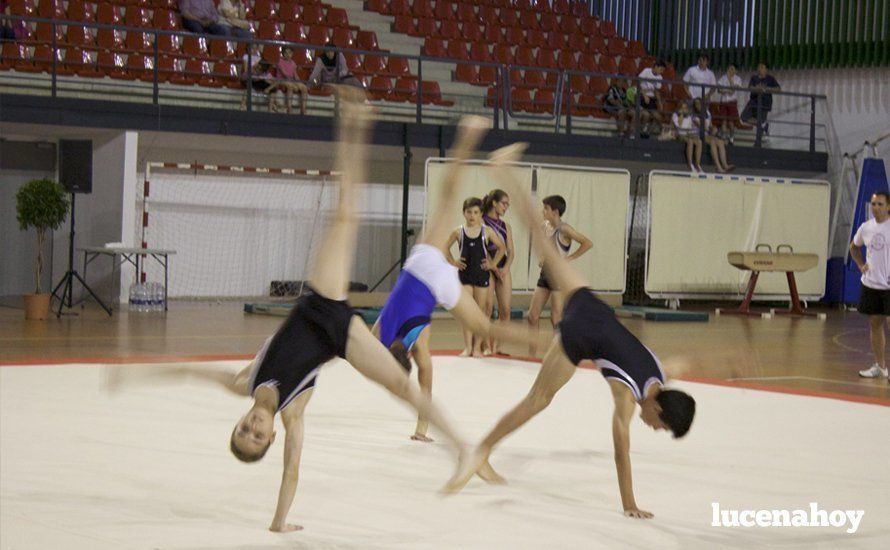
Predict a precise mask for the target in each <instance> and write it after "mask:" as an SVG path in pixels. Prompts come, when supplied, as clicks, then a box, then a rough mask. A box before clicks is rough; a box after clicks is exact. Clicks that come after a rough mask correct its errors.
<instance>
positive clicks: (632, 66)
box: [618, 57, 640, 76]
mask: <svg viewBox="0 0 890 550" xmlns="http://www.w3.org/2000/svg"><path fill="white" fill-rule="evenodd" d="M618 72H619V73H621V74H626V75H628V76H637V74H638V73H639V72H640V71H639V70H638V69H637V60H636V59H635V58H633V57H622V58H621V63H619V64H618Z"/></svg>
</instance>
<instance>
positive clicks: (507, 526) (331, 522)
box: [0, 304, 890, 549]
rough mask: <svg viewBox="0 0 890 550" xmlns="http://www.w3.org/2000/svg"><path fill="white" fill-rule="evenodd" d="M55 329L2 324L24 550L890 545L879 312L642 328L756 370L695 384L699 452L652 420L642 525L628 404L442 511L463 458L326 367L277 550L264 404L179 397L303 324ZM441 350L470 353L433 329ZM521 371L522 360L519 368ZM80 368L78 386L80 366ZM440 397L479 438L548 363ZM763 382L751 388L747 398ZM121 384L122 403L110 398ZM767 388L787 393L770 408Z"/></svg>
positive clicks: (225, 307)
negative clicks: (444, 490)
mask: <svg viewBox="0 0 890 550" xmlns="http://www.w3.org/2000/svg"><path fill="white" fill-rule="evenodd" d="M78 313H81V314H80V315H78V316H76V317H63V318H62V320H60V321H59V320H56V319H54V318H53V319H51V320H50V321H47V322H43V323H25V322H24V321H21V317H20V316H21V312H20V311H17V310H12V309H0V365H3V366H2V368H0V547H2V548H4V549H5V548H91V549H92V548H96V549H102V548H245V549H246V548H251V549H256V548H278V547H282V548H313V549H314V548H412V549H413V548H544V547H546V548H591V547H609V548H617V547H622V548H624V547H639V548H644V547H645V548H651V547H658V548H680V547H683V548H688V547H695V548H705V547H707V548H713V547H760V546H767V545H777V546H790V547H807V548H809V547H824V548H828V547H831V548H835V547H844V548H847V547H857V548H886V547H888V545H890V523H888V522H887V519H886V518H887V517H890V499H888V498H887V495H888V494H890V468H888V467H887V456H888V452H890V441H888V438H887V434H888V433H890V432H888V428H890V408H888V407H890V384H888V383H887V382H886V381H863V380H859V379H858V378H857V377H856V370H858V369H859V368H863V367H864V366H867V365H868V363H869V354H868V351H867V350H868V333H867V329H866V325H865V323H864V320H863V319H861V318H860V317H859V316H858V315H856V314H843V313H834V314H832V315H830V316H829V319H828V320H827V321H825V322H820V321H815V320H809V319H803V320H789V319H774V320H769V321H762V320H747V319H737V318H725V317H722V318H719V319H713V318H712V320H711V321H710V322H709V323H707V324H705V323H691V324H672V323H664V324H662V323H652V322H648V323H647V322H643V321H633V320H632V321H625V322H626V323H627V325H628V326H629V327H630V328H631V330H632V331H634V332H635V333H636V334H637V335H638V336H640V337H641V339H642V340H643V341H644V342H645V343H646V344H647V345H649V346H650V347H652V348H653V349H654V350H655V351H656V352H657V353H659V354H661V355H664V356H668V355H672V354H675V353H681V352H682V353H695V352H712V351H715V350H718V351H721V352H730V353H732V354H736V353H739V352H741V353H747V355H748V356H749V357H751V358H753V359H752V360H751V361H749V362H747V363H746V365H745V366H744V368H739V367H738V365H735V366H734V365H726V364H715V365H713V367H710V368H708V369H707V370H706V371H702V372H694V373H690V375H689V376H688V377H687V379H685V380H682V381H679V382H677V385H678V386H679V387H681V388H683V389H685V390H687V391H689V392H690V393H692V394H693V395H694V396H695V397H696V399H697V401H698V404H699V414H698V416H697V419H696V423H695V424H694V426H693V430H692V431H691V432H690V435H689V436H687V438H685V439H683V440H681V441H674V440H671V439H670V437H669V436H667V435H665V434H664V433H654V432H651V431H650V430H648V429H647V428H645V427H644V426H643V425H642V423H639V422H636V423H635V425H634V428H633V431H632V433H633V436H632V437H633V443H632V459H633V462H634V474H635V478H634V482H635V489H636V495H637V501H638V503H639V504H640V506H641V507H643V508H644V509H647V510H650V511H652V512H653V513H655V519H654V520H652V521H648V522H641V521H633V520H629V519H626V518H624V517H623V516H622V515H621V513H620V504H619V503H620V500H619V497H618V491H617V484H616V482H615V472H614V463H613V461H612V445H611V434H610V414H611V405H610V398H609V395H608V388H607V386H606V384H605V383H604V382H603V380H602V377H601V376H600V375H599V374H598V373H596V372H595V371H592V370H587V369H579V370H578V373H577V374H576V375H575V378H574V379H573V380H572V381H571V382H570V383H569V384H568V385H567V386H566V388H565V389H564V390H563V391H562V392H561V393H560V394H559V395H558V396H557V398H556V399H555V400H554V403H553V405H552V406H551V408H550V409H548V410H546V411H545V412H544V413H542V414H541V415H540V416H539V417H538V418H536V419H535V420H533V421H532V422H531V423H529V424H528V425H527V426H526V427H525V428H524V429H523V430H521V431H519V432H517V433H516V434H515V435H514V436H512V437H510V438H508V439H507V440H506V441H505V442H504V444H503V445H502V446H501V447H500V448H499V449H498V451H497V452H496V454H495V455H494V457H493V463H494V465H495V467H496V468H498V469H499V471H500V472H501V473H502V474H503V475H505V476H506V477H507V478H508V480H509V481H510V483H509V485H507V486H506V487H490V486H486V485H484V484H483V483H481V482H480V481H478V480H473V481H472V482H471V483H470V485H469V486H468V487H467V489H466V490H465V491H464V493H462V494H461V495H458V496H456V497H451V498H447V499H443V498H441V497H439V496H437V495H436V490H437V489H438V488H439V487H440V486H441V484H442V483H443V481H444V480H445V479H446V478H447V477H448V476H449V475H450V473H451V470H452V467H453V465H452V462H451V457H450V455H449V453H448V451H447V448H446V447H445V446H444V445H443V444H442V443H441V442H440V441H437V442H436V443H433V444H429V445H426V444H420V443H415V442H411V441H409V440H408V438H407V436H408V435H409V433H410V431H411V430H412V429H413V418H412V415H411V414H410V412H409V411H407V410H406V409H405V408H404V407H403V406H402V405H400V404H398V403H397V402H395V401H394V400H393V399H392V398H390V397H389V396H388V395H387V394H386V393H385V392H384V391H383V390H381V389H379V388H376V387H373V386H371V385H369V384H368V383H367V382H366V381H364V380H363V379H362V378H361V377H360V376H359V375H358V374H357V373H355V372H354V371H353V370H352V369H350V368H349V367H348V366H346V365H345V363H342V362H339V361H338V362H332V363H331V364H330V365H328V366H327V367H325V369H324V370H323V371H322V374H321V376H320V379H319V383H318V387H317V391H316V392H315V395H314V397H313V399H312V402H311V403H310V405H309V408H308V411H307V422H306V426H307V436H306V444H305V448H304V458H303V465H302V470H301V482H300V488H299V490H298V494H297V498H296V500H295V502H294V506H293V508H292V510H291V514H290V520H291V521H293V522H295V523H299V524H301V525H303V526H304V527H305V530H304V531H302V532H299V533H291V534H286V535H279V534H273V533H269V532H268V531H266V530H265V528H266V526H267V525H268V522H269V520H270V518H271V514H272V511H273V508H274V502H275V497H276V492H277V487H278V481H279V478H280V465H281V450H280V449H281V447H280V445H275V446H273V449H272V450H271V451H270V453H269V456H268V457H267V458H266V459H265V460H264V461H263V462H261V463H259V464H255V465H243V464H240V463H238V462H237V461H236V460H234V459H233V458H232V457H231V456H230V454H229V453H228V450H227V442H228V436H229V433H230V432H231V427H232V426H233V424H234V422H235V420H236V419H237V418H238V417H239V416H240V414H241V413H242V411H243V410H244V409H245V408H246V407H247V403H248V401H247V400H244V399H242V398H238V397H235V396H230V395H228V394H227V393H225V392H224V391H223V390H221V389H218V388H216V387H213V386H211V385H208V384H207V383H204V382H201V381H199V380H195V379H188V380H181V379H169V378H165V377H164V376H163V373H164V372H165V370H164V369H165V368H166V367H167V366H169V365H166V366H165V365H164V364H163V363H168V362H173V363H183V362H189V361H200V362H202V365H204V366H207V367H210V368H219V369H226V370H231V371H235V370H237V369H238V368H240V367H241V366H243V365H244V361H245V359H244V358H246V357H247V356H249V355H250V354H252V353H253V352H254V351H255V350H256V349H257V348H258V346H259V345H260V344H261V343H262V341H263V340H264V339H265V337H266V336H268V334H270V333H271V332H272V331H274V329H275V327H276V326H277V324H278V323H279V322H280V318H273V317H259V316H246V315H243V314H241V313H240V305H237V304H222V305H217V304H213V305H210V304H173V306H172V309H171V311H170V312H169V313H168V315H167V317H166V318H164V317H161V316H157V317H150V316H137V315H133V316H128V315H127V314H126V312H116V313H115V316H114V317H113V318H110V319H109V318H108V317H105V316H104V314H102V315H100V314H99V312H97V311H93V310H92V309H87V310H84V311H82V312H81V311H79V310H78ZM434 334H435V337H434V340H433V344H434V348H437V349H440V350H453V349H455V348H459V347H460V336H459V333H458V331H457V326H456V325H455V323H453V322H451V321H437V322H436V323H435V324H434ZM508 351H511V352H513V353H514V354H516V355H518V354H520V352H521V351H522V350H516V349H509V350H508ZM72 363H74V364H72ZM434 363H435V365H436V371H435V382H434V394H435V396H436V398H437V399H438V400H439V402H440V403H441V404H442V405H443V406H444V407H445V408H446V409H447V410H448V411H449V413H450V416H451V417H452V418H453V420H454V422H455V424H456V425H457V426H458V428H459V430H460V431H461V432H462V433H464V434H465V435H466V436H467V437H468V439H470V440H477V439H478V438H479V437H481V436H482V435H483V434H484V432H485V431H487V430H488V429H489V428H490V427H491V426H492V424H493V423H494V422H495V421H496V419H497V418H498V417H499V416H500V415H501V414H503V412H504V411H505V410H506V409H507V408H508V407H509V406H511V405H512V404H514V403H515V402H516V401H517V400H518V399H519V398H520V397H521V396H522V395H524V393H525V392H526V391H527V390H528V388H529V386H530V385H531V383H532V380H533V379H534V376H535V374H536V372H537V365H536V364H535V363H533V362H529V361H522V360H510V359H505V358H492V359H460V358H456V357H453V356H450V355H447V354H444V355H438V356H437V357H436V358H435V359H434ZM739 377H742V378H746V379H747V380H743V381H737V380H728V379H730V378H739ZM109 380H111V381H114V382H115V383H114V384H109ZM763 389H767V390H771V391H762V390H763ZM715 502H716V503H719V504H720V506H721V508H722V509H742V510H748V509H753V510H759V509H767V510H773V509H789V510H794V509H799V508H800V509H806V508H807V507H808V506H809V503H811V502H816V503H818V505H819V507H820V508H821V509H825V510H829V511H830V510H836V509H837V510H864V511H865V516H864V517H863V519H862V523H861V525H860V527H859V529H858V531H857V532H856V533H855V534H847V533H846V532H845V531H844V529H843V528H837V527H826V528H789V527H786V528H758V527H755V528H741V527H737V528H727V527H712V526H711V521H712V503H715Z"/></svg>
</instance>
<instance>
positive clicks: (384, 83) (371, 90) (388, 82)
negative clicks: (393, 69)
mask: <svg viewBox="0 0 890 550" xmlns="http://www.w3.org/2000/svg"><path fill="white" fill-rule="evenodd" d="M368 95H369V96H370V97H371V99H375V100H378V101H380V100H386V99H388V98H389V96H391V95H392V79H390V78H388V77H385V76H374V77H371V84H370V85H369V86H368Z"/></svg>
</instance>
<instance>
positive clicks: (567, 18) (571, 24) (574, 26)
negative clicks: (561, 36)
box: [559, 15, 580, 34]
mask: <svg viewBox="0 0 890 550" xmlns="http://www.w3.org/2000/svg"><path fill="white" fill-rule="evenodd" d="M559 28H560V30H561V31H562V32H564V33H566V34H573V33H576V32H578V31H579V30H580V29H579V28H578V19H577V18H575V16H574V15H563V16H562V17H560V18H559Z"/></svg>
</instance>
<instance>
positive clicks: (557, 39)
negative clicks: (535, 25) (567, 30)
mask: <svg viewBox="0 0 890 550" xmlns="http://www.w3.org/2000/svg"><path fill="white" fill-rule="evenodd" d="M546 46H547V47H548V48H550V49H551V50H562V49H566V48H568V40H567V39H566V35H565V34H563V33H562V32H561V31H554V32H551V33H548V34H547V44H546Z"/></svg>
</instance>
